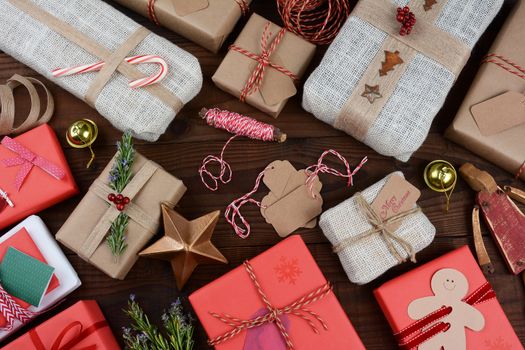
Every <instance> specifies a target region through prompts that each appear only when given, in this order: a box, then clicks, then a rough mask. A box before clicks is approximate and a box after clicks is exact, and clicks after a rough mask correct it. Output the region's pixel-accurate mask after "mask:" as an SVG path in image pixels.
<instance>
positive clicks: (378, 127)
mask: <svg viewBox="0 0 525 350" xmlns="http://www.w3.org/2000/svg"><path fill="white" fill-rule="evenodd" d="M433 2H434V1H423V0H411V1H407V0H395V1H393V0H361V1H359V3H358V4H357V5H356V7H355V9H354V11H353V12H352V14H351V16H350V17H349V18H348V20H347V21H346V23H345V25H344V26H343V28H342V30H341V31H340V33H339V34H338V36H337V38H336V39H335V41H334V42H333V43H332V44H331V45H330V47H329V49H328V51H327V53H326V55H325V56H324V58H323V60H322V62H321V64H320V65H319V67H318V68H317V69H316V70H315V71H314V72H313V73H312V75H311V76H310V78H309V79H308V80H307V82H306V83H305V86H304V96H303V107H304V108H305V109H306V110H307V111H309V112H311V113H313V114H314V115H315V116H316V117H317V118H318V119H320V120H322V121H324V122H326V123H328V124H330V125H332V126H334V127H335V128H337V129H340V130H343V131H345V132H346V133H348V134H350V135H352V136H353V137H355V138H356V139H358V140H360V141H362V142H364V143H365V144H367V145H368V146H370V147H372V148H373V149H374V150H376V151H377V152H378V153H381V154H383V155H387V156H392V157H395V158H397V159H399V160H401V161H408V159H409V158H410V157H411V156H412V153H414V152H415V151H416V150H417V149H418V148H419V147H420V146H421V144H422V143H423V141H424V140H425V139H426V137H427V134H428V130H429V129H430V125H431V123H432V120H433V119H434V117H435V116H436V114H437V113H438V112H439V110H440V109H441V107H442V105H443V103H444V101H445V98H446V97H447V94H448V92H449V90H450V88H451V87H452V85H453V84H454V81H455V80H456V78H457V76H458V75H459V73H460V72H461V70H462V69H463V66H464V65H465V63H466V61H467V60H468V58H469V56H470V50H471V49H472V47H473V46H474V44H475V43H476V42H477V40H478V39H479V37H480V36H481V34H482V33H483V32H484V31H485V29H486V28H487V26H488V25H489V24H490V23H491V21H492V20H493V18H494V17H495V16H496V14H497V13H498V11H499V9H500V7H501V5H502V3H503V0H468V1H465V0H443V1H437V2H436V3H434V4H432V3H433ZM405 5H408V6H409V7H410V9H411V11H413V12H414V14H415V16H416V20H417V23H416V24H415V27H414V29H413V31H412V33H411V34H410V35H408V36H400V35H399V30H400V28H401V24H400V23H398V22H397V20H396V13H397V11H396V8H397V6H405ZM387 52H389V53H391V54H395V53H396V52H398V55H399V58H400V59H401V61H402V63H400V64H397V65H395V66H393V67H391V68H393V69H392V70H388V69H387V71H386V72H385V71H384V72H383V73H381V72H380V70H382V69H383V68H385V67H383V62H386V63H388V62H387V59H386V56H387ZM389 62H390V63H392V62H399V60H389ZM387 68H388V67H387ZM384 73H386V75H385V74H384ZM374 88H375V89H374ZM371 91H373V92H371ZM375 92H377V94H375ZM378 95H380V96H378ZM369 98H370V99H371V100H373V102H370V101H369Z"/></svg>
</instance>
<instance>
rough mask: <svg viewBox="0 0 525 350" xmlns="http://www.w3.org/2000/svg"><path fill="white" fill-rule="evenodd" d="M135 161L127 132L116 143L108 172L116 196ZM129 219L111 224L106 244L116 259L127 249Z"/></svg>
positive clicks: (122, 218) (118, 218) (123, 186)
mask: <svg viewBox="0 0 525 350" xmlns="http://www.w3.org/2000/svg"><path fill="white" fill-rule="evenodd" d="M134 160H135V149H134V148H133V138H132V137H131V134H130V133H129V132H126V133H124V135H122V141H120V142H117V157H116V159H115V163H114V164H113V168H112V169H111V171H110V172H109V187H111V189H112V190H114V191H115V192H116V193H117V194H118V193H122V191H123V190H124V188H125V187H126V186H127V185H128V183H129V182H130V181H131V178H132V177H133V173H132V171H131V168H132V166H133V161H134ZM128 222H129V217H128V215H126V214H125V213H120V214H119V216H117V218H116V219H115V221H113V223H112V224H111V228H110V230H109V235H108V236H107V238H106V242H107V244H108V246H109V249H110V250H111V253H112V254H113V256H114V257H115V259H118V257H119V256H121V255H122V253H124V251H125V250H126V248H127V247H128V245H127V243H126V228H127V227H128Z"/></svg>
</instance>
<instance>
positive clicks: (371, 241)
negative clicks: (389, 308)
mask: <svg viewBox="0 0 525 350" xmlns="http://www.w3.org/2000/svg"><path fill="white" fill-rule="evenodd" d="M394 174H395V175H398V176H401V177H403V178H404V176H403V173H402V172H394V173H392V174H390V175H388V176H387V177H385V178H384V179H382V180H381V181H379V182H377V183H376V184H374V185H372V186H370V187H368V188H367V189H365V190H364V191H363V192H361V193H360V194H356V195H354V196H353V197H352V198H349V199H347V200H346V201H344V202H342V203H341V204H339V205H337V206H336V207H334V208H332V209H329V210H327V211H326V212H324V213H323V214H322V215H321V218H320V220H319V226H320V227H321V229H322V230H323V233H324V235H325V236H326V238H328V240H329V241H330V242H331V243H332V245H333V246H334V247H336V246H338V245H339V246H340V245H341V243H342V242H344V241H345V240H346V241H348V240H352V238H354V237H357V236H359V235H363V233H365V232H367V231H369V230H371V229H372V228H373V227H372V225H371V224H370V222H369V220H368V218H367V217H366V216H365V214H364V213H363V212H362V210H361V208H360V207H359V205H358V203H357V200H356V198H357V197H356V196H358V195H361V196H362V197H363V199H364V200H365V201H366V202H367V203H369V204H371V203H372V202H373V201H374V199H375V198H376V196H377V195H378V194H379V192H380V191H381V189H382V188H383V186H384V185H385V183H386V182H387V180H388V178H389V177H390V176H392V175H394ZM435 234H436V229H435V227H434V226H433V225H432V223H431V222H430V221H429V220H428V218H427V217H426V215H425V214H423V212H421V211H418V212H415V213H414V214H411V215H409V216H407V217H406V218H404V219H403V221H402V222H401V226H400V227H399V228H398V229H397V230H396V231H395V235H396V236H398V237H399V238H401V239H402V240H404V241H406V242H407V243H409V244H410V245H411V246H412V248H413V250H414V252H419V251H421V250H422V249H424V248H425V247H427V246H428V245H429V244H430V243H432V241H433V240H434V236H435ZM392 243H393V247H394V248H395V250H396V252H398V253H399V254H400V255H401V256H402V258H403V259H409V254H408V253H407V252H406V251H405V250H404V249H403V247H402V246H401V245H399V244H398V243H397V242H392ZM338 255H339V259H340V260H341V263H342V264H343V268H344V269H345V271H346V274H347V275H348V278H349V279H350V281H352V282H354V283H357V284H365V283H368V282H370V281H372V280H374V279H375V278H377V277H379V276H380V275H382V274H383V273H385V272H386V271H387V270H389V269H390V268H392V267H394V266H396V265H399V264H400V261H399V260H398V259H397V258H396V257H395V256H394V255H393V254H392V253H391V251H390V250H389V248H388V245H387V242H386V240H385V239H384V237H382V235H381V234H379V233H377V234H373V235H370V236H368V237H366V238H363V239H357V240H355V241H354V242H353V243H352V244H349V245H345V246H344V248H343V249H342V250H341V251H339V252H338Z"/></svg>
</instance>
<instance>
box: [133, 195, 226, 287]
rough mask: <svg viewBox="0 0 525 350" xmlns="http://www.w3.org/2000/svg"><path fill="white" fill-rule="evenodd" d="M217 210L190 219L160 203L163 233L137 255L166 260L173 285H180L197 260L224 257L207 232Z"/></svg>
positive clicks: (190, 272) (204, 262)
mask: <svg viewBox="0 0 525 350" xmlns="http://www.w3.org/2000/svg"><path fill="white" fill-rule="evenodd" d="M219 215H220V211H218V210H217V211H214V212H212V213H209V214H206V215H204V216H201V217H200V218H197V219H195V220H192V221H188V220H186V219H185V218H184V217H182V216H181V215H180V214H178V213H177V212H176V211H175V210H173V209H171V208H169V207H168V206H167V205H164V204H162V218H163V221H164V231H165V232H164V237H162V238H161V239H160V240H158V241H157V242H155V243H154V244H153V245H151V246H149V247H148V248H146V249H144V250H143V251H141V252H140V253H139V255H140V256H144V257H148V258H153V259H161V260H167V261H169V262H170V263H171V267H172V269H173V273H174V274H175V280H176V281H177V287H178V288H179V290H181V289H182V287H184V285H185V284H186V282H187V281H188V279H189V278H190V276H191V274H192V273H193V270H195V268H196V267H197V265H199V264H209V263H215V262H221V263H224V264H227V263H228V260H226V258H225V257H224V256H223V255H222V254H221V252H220V251H219V250H218V249H217V248H216V247H215V246H214V245H213V244H212V243H211V236H212V234H213V230H214V229H215V225H216V224H217V221H218V220H219Z"/></svg>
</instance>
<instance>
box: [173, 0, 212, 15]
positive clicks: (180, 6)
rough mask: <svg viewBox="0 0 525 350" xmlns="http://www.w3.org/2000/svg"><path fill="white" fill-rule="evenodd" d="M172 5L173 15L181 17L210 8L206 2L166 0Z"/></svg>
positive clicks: (205, 0)
mask: <svg viewBox="0 0 525 350" xmlns="http://www.w3.org/2000/svg"><path fill="white" fill-rule="evenodd" d="M167 1H170V2H171V3H172V4H173V8H174V10H175V13H176V14H177V15H179V16H181V17H184V16H186V15H189V14H190V13H193V12H197V11H200V10H204V9H205V8H208V6H210V4H209V2H208V0H167Z"/></svg>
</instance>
